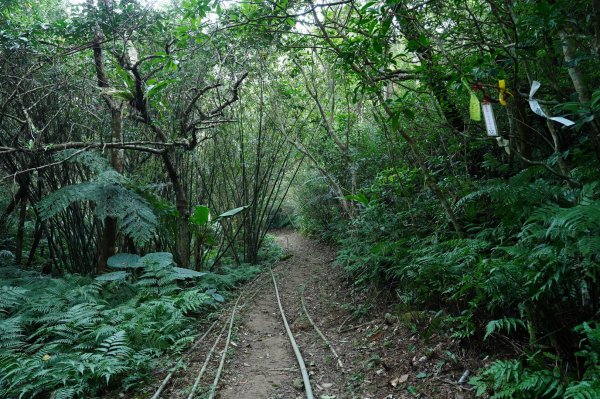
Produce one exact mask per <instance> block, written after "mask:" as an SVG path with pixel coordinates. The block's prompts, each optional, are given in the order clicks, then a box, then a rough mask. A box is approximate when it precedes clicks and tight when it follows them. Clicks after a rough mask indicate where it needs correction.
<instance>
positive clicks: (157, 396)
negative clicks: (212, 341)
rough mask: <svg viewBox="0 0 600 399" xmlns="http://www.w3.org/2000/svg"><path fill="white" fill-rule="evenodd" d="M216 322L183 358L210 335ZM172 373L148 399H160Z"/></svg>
mask: <svg viewBox="0 0 600 399" xmlns="http://www.w3.org/2000/svg"><path fill="white" fill-rule="evenodd" d="M217 321H218V320H215V322H214V323H212V324H211V326H210V327H209V328H208V330H206V332H205V333H204V334H202V336H201V337H200V338H198V339H197V340H196V343H194V345H193V346H192V347H191V348H190V349H189V350H188V351H187V353H186V354H185V356H189V354H190V353H192V352H193V350H194V349H196V348H197V347H198V345H199V344H200V342H202V341H203V340H204V338H206V336H207V335H208V334H210V332H211V330H212V329H213V328H214V326H215V325H216V324H217ZM174 373H175V371H171V372H169V374H167V376H166V377H165V379H164V380H163V381H162V383H161V384H160V386H159V387H158V389H157V390H156V392H155V393H154V395H152V397H151V398H150V399H158V398H159V397H160V394H161V393H162V391H164V389H165V388H166V386H167V384H168V383H169V381H171V378H173V374H174Z"/></svg>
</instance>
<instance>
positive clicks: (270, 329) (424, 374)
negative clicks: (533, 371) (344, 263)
mask: <svg viewBox="0 0 600 399" xmlns="http://www.w3.org/2000/svg"><path fill="white" fill-rule="evenodd" d="M275 237H276V239H277V242H278V244H279V245H280V246H281V247H282V248H283V249H284V250H285V251H286V253H287V254H288V258H287V259H286V260H284V261H281V262H280V263H279V264H278V265H277V267H276V268H274V273H275V275H276V279H277V283H278V286H279V293H280V296H281V300H282V302H283V307H284V310H285V313H286V317H287V319H288V323H289V324H290V326H291V329H292V332H293V334H294V337H295V339H296V341H297V343H298V346H299V347H300V350H301V352H302V355H303V357H304V361H305V363H306V366H307V367H308V369H309V372H310V378H311V385H312V388H313V391H314V395H315V398H321V399H333V398H335V399H353V398H360V399H367V398H368V399H384V398H385V399H394V398H416V397H421V398H450V399H466V398H472V397H474V394H473V392H472V391H471V390H469V388H468V386H464V385H461V384H458V383H457V382H458V380H459V379H460V377H461V375H462V374H463V373H464V371H465V370H466V369H468V368H470V367H471V370H473V369H475V368H476V367H477V366H478V363H479V362H478V361H477V360H475V359H473V357H474V356H475V355H476V354H474V353H468V352H467V351H465V350H463V349H461V348H459V347H458V345H457V344H456V343H455V342H453V341H450V340H448V339H444V338H442V337H440V336H438V335H437V334H436V333H435V332H433V333H432V334H430V336H429V337H428V340H427V341H425V340H423V339H421V338H420V335H421V334H420V333H419V331H418V328H419V326H423V325H427V324H431V318H429V319H427V317H428V316H424V315H412V314H410V313H411V312H408V313H409V315H408V316H407V315H403V314H402V312H398V311H396V310H395V309H394V307H393V305H391V304H387V305H385V306H379V307H378V306H377V305H375V304H370V303H369V302H368V298H367V297H366V293H364V292H360V291H357V290H355V289H353V288H352V286H351V285H350V284H349V282H348V281H346V280H345V278H344V275H343V273H342V271H341V270H340V267H339V266H336V265H335V263H334V261H335V258H336V254H337V250H336V249H335V248H333V247H331V246H329V245H326V244H323V243H321V242H318V241H316V240H314V239H310V238H306V237H303V236H301V235H300V234H298V233H297V232H294V231H289V230H282V231H277V232H275ZM265 274H266V276H263V281H262V288H261V289H260V290H259V292H258V293H257V294H256V296H255V297H254V298H253V299H252V301H250V302H249V303H248V304H247V306H246V307H245V308H244V310H242V312H241V314H240V318H239V322H238V330H237V341H236V345H237V347H236V349H235V354H234V355H233V356H232V357H231V359H230V362H229V363H228V366H227V372H226V374H225V376H224V378H223V380H222V382H221V386H220V388H219V392H220V394H219V396H218V398H220V399H296V398H305V397H306V395H305V392H304V389H303V385H302V379H301V374H300V371H299V368H298V363H297V361H296V359H295V357H294V353H293V351H292V347H291V345H290V342H289V339H288V337H287V335H286V333H285V330H284V326H283V323H282V321H281V315H280V312H279V309H278V306H277V300H276V297H275V292H274V289H273V285H272V283H271V284H270V275H269V273H268V272H267V273H265ZM302 297H304V300H305V303H306V308H307V311H308V313H309V315H310V317H311V319H312V320H313V322H314V323H315V324H316V325H317V326H318V328H319V329H320V330H321V331H322V332H323V334H324V335H325V336H326V338H327V339H328V340H329V342H330V343H331V344H332V345H333V347H334V348H335V350H336V352H337V353H338V354H339V356H340V360H341V362H342V365H343V369H341V368H340V367H339V365H338V363H337V361H336V359H335V358H334V356H333V354H332V352H331V350H330V349H329V347H328V346H327V345H326V344H325V343H324V341H323V340H322V338H321V337H319V335H318V334H317V333H316V332H315V330H314V328H313V326H312V325H311V323H310V322H309V320H308V317H307V316H306V314H305V312H304V310H303V308H302ZM402 316H405V317H402Z"/></svg>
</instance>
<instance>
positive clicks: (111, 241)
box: [93, 26, 124, 273]
mask: <svg viewBox="0 0 600 399" xmlns="http://www.w3.org/2000/svg"><path fill="white" fill-rule="evenodd" d="M103 40H104V34H103V32H102V30H101V29H100V27H99V26H96V27H95V31H94V41H95V43H94V46H93V50H94V66H95V68H96V78H97V80H98V87H101V88H106V87H109V85H108V80H107V77H106V73H105V72H104V60H103V55H102V53H103V51H102V42H103ZM104 100H105V102H106V104H107V106H108V108H109V109H110V128H111V142H113V143H120V142H123V116H122V114H121V104H120V103H119V102H118V101H116V100H114V99H113V98H111V97H110V96H109V95H104ZM110 151H111V152H110V154H111V157H110V163H111V165H112V167H113V168H114V169H115V170H116V171H117V172H119V173H123V164H124V161H123V159H124V151H123V150H122V149H116V148H115V149H112V150H110ZM117 234H118V232H117V220H116V219H114V218H112V217H107V218H106V219H105V220H104V230H103V231H102V238H101V240H100V242H99V248H98V264H97V265H96V273H102V272H104V271H106V269H107V268H108V265H107V261H108V258H110V257H111V256H112V255H114V254H115V253H116V251H117V245H116V243H117Z"/></svg>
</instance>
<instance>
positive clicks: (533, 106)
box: [529, 80, 575, 126]
mask: <svg viewBox="0 0 600 399" xmlns="http://www.w3.org/2000/svg"><path fill="white" fill-rule="evenodd" d="M540 86H542V84H541V83H540V82H538V81H537V80H534V81H533V83H531V90H530V91H529V106H530V107H531V110H532V111H533V112H534V113H535V114H537V115H539V116H542V117H544V118H546V119H550V120H551V121H554V122H558V123H561V124H563V125H565V126H573V125H574V124H575V122H573V121H571V120H568V119H567V118H563V117H562V116H554V117H550V116H548V115H546V113H545V112H544V110H543V109H542V107H541V105H540V103H539V102H538V101H537V100H534V99H533V96H534V95H535V93H536V92H537V91H538V89H539V88H540Z"/></svg>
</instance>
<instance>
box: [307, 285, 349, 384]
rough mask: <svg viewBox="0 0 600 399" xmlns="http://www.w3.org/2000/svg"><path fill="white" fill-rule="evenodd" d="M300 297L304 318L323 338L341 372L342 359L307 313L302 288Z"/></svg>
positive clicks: (342, 366) (342, 367)
mask: <svg viewBox="0 0 600 399" xmlns="http://www.w3.org/2000/svg"><path fill="white" fill-rule="evenodd" d="M300 299H301V302H302V310H304V314H305V315H306V318H307V319H308V322H309V323H310V324H311V325H312V326H313V328H314V329H315V331H316V332H317V334H319V337H321V339H322V340H323V342H325V344H326V345H327V346H328V347H329V350H330V351H331V353H332V354H333V356H334V357H335V359H336V360H337V364H338V366H339V367H340V369H341V370H342V373H343V372H344V365H343V364H342V360H341V359H340V357H339V355H338V354H337V352H336V350H335V348H334V347H333V345H332V344H331V342H330V341H329V340H328V339H327V337H326V336H325V334H323V332H321V329H320V328H319V327H317V325H316V324H315V322H314V321H313V319H312V318H311V317H310V315H309V314H308V310H306V304H305V302H304V289H302V294H301V296H300Z"/></svg>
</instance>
